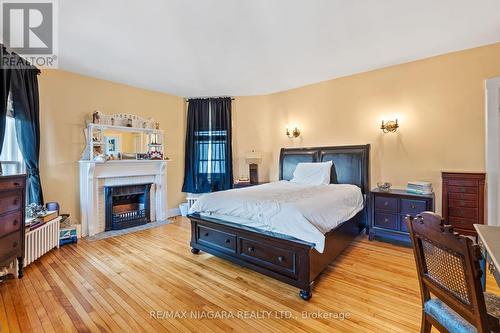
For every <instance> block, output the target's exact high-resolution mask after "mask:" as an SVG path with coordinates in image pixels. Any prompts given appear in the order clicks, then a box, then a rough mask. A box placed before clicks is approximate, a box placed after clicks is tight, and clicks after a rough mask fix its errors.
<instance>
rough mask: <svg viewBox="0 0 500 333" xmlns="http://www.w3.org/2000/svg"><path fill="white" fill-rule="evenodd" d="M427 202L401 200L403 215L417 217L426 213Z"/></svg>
mask: <svg viewBox="0 0 500 333" xmlns="http://www.w3.org/2000/svg"><path fill="white" fill-rule="evenodd" d="M425 207H426V202H425V201H423V200H412V199H401V213H402V214H404V215H406V214H410V215H411V216H415V215H417V214H419V213H422V212H425Z"/></svg>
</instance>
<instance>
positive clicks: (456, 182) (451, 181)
mask: <svg viewBox="0 0 500 333" xmlns="http://www.w3.org/2000/svg"><path fill="white" fill-rule="evenodd" d="M477 184H478V182H477V180H469V179H449V180H448V186H472V187H474V186H477Z"/></svg>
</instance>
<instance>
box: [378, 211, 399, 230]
mask: <svg viewBox="0 0 500 333" xmlns="http://www.w3.org/2000/svg"><path fill="white" fill-rule="evenodd" d="M398 218H399V216H398V215H394V214H385V213H375V220H374V221H373V224H374V225H375V226H376V227H379V228H384V229H391V230H398Z"/></svg>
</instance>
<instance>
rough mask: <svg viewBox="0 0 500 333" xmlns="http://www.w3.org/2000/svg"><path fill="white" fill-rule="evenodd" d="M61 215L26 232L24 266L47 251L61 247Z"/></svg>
mask: <svg viewBox="0 0 500 333" xmlns="http://www.w3.org/2000/svg"><path fill="white" fill-rule="evenodd" d="M60 221H61V218H60V217H57V218H55V219H53V220H52V221H50V222H47V223H45V225H43V226H41V227H39V228H37V229H35V230H32V231H28V232H26V235H25V241H24V244H25V245H24V266H25V267H26V266H28V265H29V264H31V263H32V262H33V261H35V260H37V259H38V258H40V257H41V256H43V255H44V254H45V253H47V252H49V251H50V250H52V249H55V248H59V222H60Z"/></svg>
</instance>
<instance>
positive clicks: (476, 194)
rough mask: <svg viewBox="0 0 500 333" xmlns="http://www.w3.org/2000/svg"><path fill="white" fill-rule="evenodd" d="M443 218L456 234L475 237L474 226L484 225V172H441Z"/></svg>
mask: <svg viewBox="0 0 500 333" xmlns="http://www.w3.org/2000/svg"><path fill="white" fill-rule="evenodd" d="M441 178H442V180H443V209H442V210H443V218H444V219H445V220H446V221H447V222H448V223H450V224H451V225H452V226H453V228H454V229H455V231H456V232H458V233H460V234H464V235H472V236H476V235H477V233H476V231H475V230H474V226H473V225H474V224H484V184H485V179H486V174H485V173H484V172H465V173H463V172H442V173H441Z"/></svg>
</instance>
